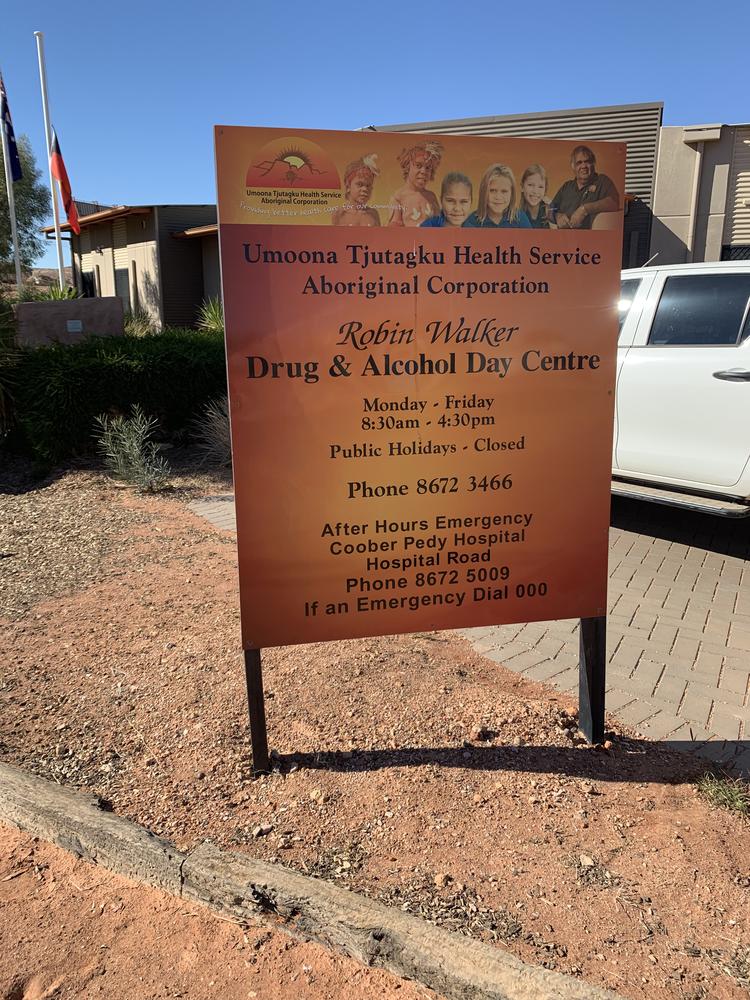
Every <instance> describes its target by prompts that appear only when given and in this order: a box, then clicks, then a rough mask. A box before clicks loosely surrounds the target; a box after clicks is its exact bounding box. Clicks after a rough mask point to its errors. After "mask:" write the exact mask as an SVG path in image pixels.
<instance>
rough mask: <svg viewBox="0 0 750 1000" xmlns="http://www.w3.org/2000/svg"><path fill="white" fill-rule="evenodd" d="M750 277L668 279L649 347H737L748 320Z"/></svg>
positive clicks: (725, 276) (738, 275) (709, 275)
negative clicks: (741, 329)
mask: <svg viewBox="0 0 750 1000" xmlns="http://www.w3.org/2000/svg"><path fill="white" fill-rule="evenodd" d="M749 300H750V274H691V275H680V276H679V277H673V278H667V280H666V282H665V283H664V291H663V292H662V294H661V299H660V300H659V305H658V307H657V309H656V316H655V317H654V323H653V326H652V327H651V335H650V336H649V344H653V345H655V346H663V345H678V344H684V345H687V346H690V345H702V346H706V347H711V346H714V347H717V346H720V345H722V344H723V345H731V344H736V343H737V341H738V338H739V334H740V327H741V326H742V325H743V324H744V321H745V320H746V319H747V306H748V301H749Z"/></svg>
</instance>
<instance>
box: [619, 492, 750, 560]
mask: <svg viewBox="0 0 750 1000" xmlns="http://www.w3.org/2000/svg"><path fill="white" fill-rule="evenodd" d="M610 524H611V525H612V527H613V528H620V529H621V530H622V531H632V532H634V533H636V534H642V535H650V536H651V537H652V538H663V539H664V540H665V541H668V542H678V543H679V544H681V545H693V546H695V547H696V548H699V549H706V550H707V551H709V552H716V553H718V554H720V555H725V556H733V557H735V558H737V559H748V558H750V518H728V517H717V516H716V515H715V514H698V513H695V512H693V511H689V510H678V509H677V508H675V507H664V506H662V505H661V504H656V503H647V502H644V501H642V500H627V499H625V498H624V497H612V512H611V516H610Z"/></svg>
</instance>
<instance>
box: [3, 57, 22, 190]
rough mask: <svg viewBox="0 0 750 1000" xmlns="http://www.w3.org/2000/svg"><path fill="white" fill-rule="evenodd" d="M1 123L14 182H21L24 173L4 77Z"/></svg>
mask: <svg viewBox="0 0 750 1000" xmlns="http://www.w3.org/2000/svg"><path fill="white" fill-rule="evenodd" d="M0 122H1V123H2V127H3V128H4V129H5V135H6V136H7V139H8V156H9V158H10V176H11V177H12V178H13V180H14V181H20V180H21V178H22V177H23V171H22V170H21V161H20V159H19V158H18V147H17V146H16V136H15V133H14V132H13V121H12V119H11V117H10V108H9V107H8V95H7V94H6V93H5V84H4V83H3V78H2V76H0Z"/></svg>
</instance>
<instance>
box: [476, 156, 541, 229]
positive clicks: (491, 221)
mask: <svg viewBox="0 0 750 1000" xmlns="http://www.w3.org/2000/svg"><path fill="white" fill-rule="evenodd" d="M464 226H465V227H468V228H474V229H531V223H530V222H529V218H528V216H527V215H526V213H525V212H522V211H520V210H519V208H518V197H517V191H516V179H515V177H514V176H513V171H512V170H511V169H510V167H506V166H505V164H504V163H493V164H492V166H491V167H488V168H487V170H485V172H484V177H482V182H481V184H480V185H479V204H478V206H477V210H476V212H472V213H471V215H470V216H469V218H468V219H467V220H466V222H464Z"/></svg>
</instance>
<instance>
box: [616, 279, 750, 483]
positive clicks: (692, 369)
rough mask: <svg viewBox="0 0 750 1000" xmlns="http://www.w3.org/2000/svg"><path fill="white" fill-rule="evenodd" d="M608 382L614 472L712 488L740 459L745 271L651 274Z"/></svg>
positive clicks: (747, 360) (747, 443)
mask: <svg viewBox="0 0 750 1000" xmlns="http://www.w3.org/2000/svg"><path fill="white" fill-rule="evenodd" d="M650 300H651V304H650V306H649V307H647V308H645V309H644V310H643V313H642V315H641V317H640V322H639V325H638V331H637V334H636V336H635V339H634V342H633V345H632V346H631V347H630V348H629V350H628V351H627V353H626V355H625V357H624V359H623V361H622V364H621V366H620V371H619V378H618V384H617V442H616V467H617V470H618V472H621V473H622V474H623V475H626V476H632V477H633V478H644V479H649V480H652V479H653V480H657V481H664V482H674V483H676V484H677V485H684V486H687V487H693V488H696V489H701V488H703V489H706V490H709V491H710V490H714V489H717V488H722V487H723V488H727V487H731V486H733V485H735V484H737V483H738V481H739V480H740V477H741V476H742V472H743V469H744V467H745V465H746V464H747V461H748V457H749V455H750V337H749V336H748V335H749V334H750V318H749V317H748V312H749V305H750V271H744V272H743V271H741V270H738V271H724V272H723V273H719V272H717V271H714V272H711V271H710V269H709V268H707V269H706V270H705V271H704V270H700V271H691V272H690V273H689V274H686V273H682V274H680V273H679V272H675V273H671V274H670V273H669V272H666V273H665V274H660V275H658V276H657V277H656V279H655V282H654V285H653V288H652V295H651V297H650Z"/></svg>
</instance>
